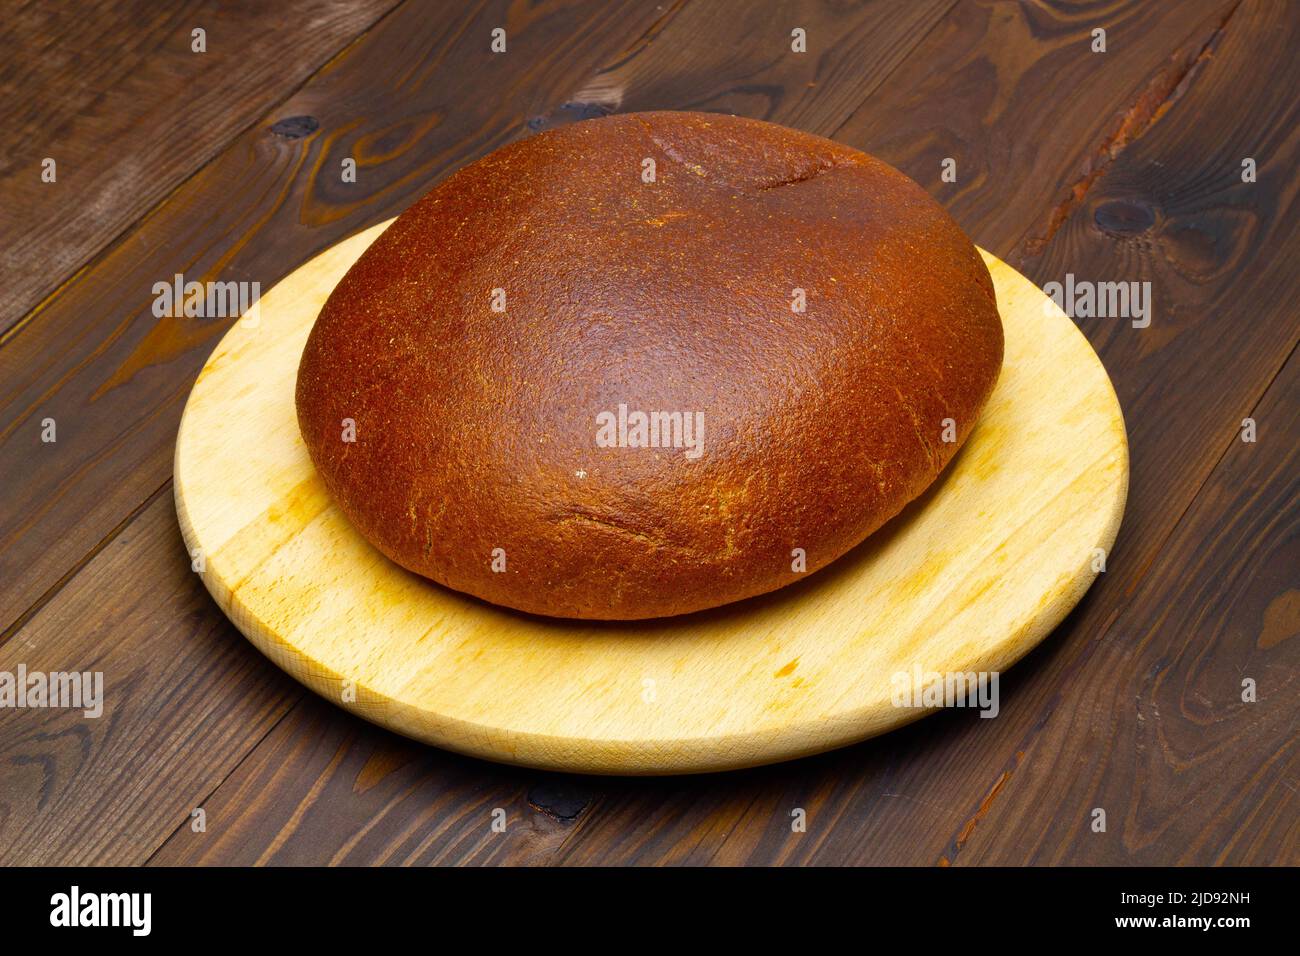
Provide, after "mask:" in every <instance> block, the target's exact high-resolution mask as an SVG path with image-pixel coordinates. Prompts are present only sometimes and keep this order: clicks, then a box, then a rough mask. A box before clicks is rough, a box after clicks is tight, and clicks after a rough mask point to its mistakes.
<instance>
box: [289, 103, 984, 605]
mask: <svg viewBox="0 0 1300 956" xmlns="http://www.w3.org/2000/svg"><path fill="white" fill-rule="evenodd" d="M1001 363H1002V326H1001V322H1000V320H999V318H998V312H997V307H996V303H995V300H994V294H993V285H992V282H991V280H990V278H989V273H988V270H987V269H986V268H985V266H984V264H983V262H982V261H981V259H980V257H979V255H978V253H977V252H976V250H975V247H974V246H973V245H972V244H971V241H970V240H969V239H968V238H967V237H966V236H965V234H963V232H962V231H961V229H960V228H959V227H958V226H957V225H956V223H954V222H953V220H952V219H951V218H950V217H949V216H948V215H947V214H946V213H945V212H944V211H943V209H942V208H940V206H939V205H938V204H937V203H936V202H934V200H932V199H931V198H930V197H929V196H928V195H927V194H926V192H925V191H924V190H923V189H922V188H921V187H920V186H918V185H917V184H916V183H914V182H913V181H912V180H910V179H908V178H907V177H906V176H904V175H902V174H901V173H899V172H898V171H896V170H894V169H893V168H891V167H890V166H888V165H886V164H885V163H882V162H880V161H879V160H877V159H874V158H873V157H871V156H868V155H866V154H864V153H861V152H858V151H857V150H854V149H850V148H848V147H845V146H842V145H839V144H837V143H834V142H831V141H830V140H826V139H822V138H820V137H817V136H811V135H808V134H805V133H801V132H797V131H794V130H790V129H785V128H784V127H780V126H775V125H772V124H770V123H763V122H758V121H755V120H748V119H740V118H736V117H730V116H720V115H713V114H702V113H674V112H656V113H640V114H627V115H620V116H611V117H606V118H602V119H596V120H591V121H587V122H583V123H578V124H575V125H572V126H567V127H564V128H560V129H556V130H552V131H549V132H544V133H541V134H539V135H536V136H533V137H532V138H530V139H526V140H523V141H521V142H517V143H513V144H511V145H509V146H506V147H504V148H502V149H498V150H497V151H495V152H493V153H491V154H490V155H488V156H486V157H484V158H482V159H480V160H478V161H477V162H475V163H473V164H471V165H469V166H467V167H465V168H463V169H461V170H459V171H458V172H456V173H455V174H454V175H452V176H450V177H449V178H447V179H446V180H445V181H444V182H442V183H440V184H439V185H438V186H436V187H435V188H434V189H433V190H432V191H431V192H429V193H428V194H427V195H426V196H424V198H422V199H421V200H420V201H419V202H417V203H416V204H415V205H413V206H412V207H410V208H409V209H408V210H407V211H406V212H405V213H403V214H402V215H401V216H400V217H398V219H397V221H396V222H394V223H393V225H392V226H391V227H390V228H389V229H388V230H387V231H385V232H384V233H383V235H381V236H380V237H379V239H377V240H376V241H375V243H374V244H373V245H372V246H370V248H369V249H367V250H366V252H365V253H364V254H363V255H362V256H361V258H360V259H359V260H358V261H357V262H356V264H355V265H354V266H353V267H352V269H351V270H350V271H349V272H348V273H347V275H346V276H344V278H343V279H342V281H341V282H340V283H339V284H338V286H337V287H336V288H335V289H334V291H333V294H331V295H330V297H329V300H328V301H327V302H326V303H325V306H324V308H323V309H322V310H321V313H320V316H319V318H318V319H317V321H316V324H315V327H314V328H313V329H312V332H311V335H310V338H309V339H308V341H307V346H306V350H305V351H304V353H303V356H302V362H301V365H300V367H299V371H298V385H297V410H298V421H299V424H300V426H301V429H302V435H303V439H304V440H305V442H306V445H307V449H308V451H309V452H310V454H311V457H312V460H313V462H314V463H315V465H316V468H317V469H318V470H319V472H320V474H321V476H322V477H323V479H324V481H325V484H326V485H327V486H328V488H329V491H330V492H331V494H332V495H333V496H334V498H335V500H336V501H337V502H338V505H339V507H340V508H341V509H342V510H343V512H344V514H346V515H347V517H348V519H349V520H350V521H351V522H352V523H353V524H354V525H355V526H356V528H357V529H358V530H359V531H360V533H361V534H362V535H364V536H365V538H366V539H368V540H369V541H370V542H371V543H372V544H373V545H374V546H375V547H377V548H378V549H379V550H380V551H382V552H383V553H384V554H386V555H387V556H388V557H389V558H391V559H392V560H394V561H396V562H397V563H398V564H401V565H402V566H404V567H406V568H409V569H410V570H412V571H415V572H417V573H419V574H421V575H424V576H426V577H428V578H431V579H433V580H434V581H436V582H438V583H439V584H442V585H445V586H447V587H450V588H454V589H456V590H457V591H463V592H467V593H469V594H472V595H476V596H478V597H480V598H483V599H485V600H487V601H491V602H493V603H496V604H501V605H506V606H508V607H511V608H516V609H519V610H523V611H529V612H533V613H537V614H545V615H553V616H561V617H574V618H598V619H633V618H648V617H659V616H664V615H672V614H681V613H685V612H688V611H696V610H700V609H702V608H708V607H713V606H716V605H720V604H725V603H727V602H730V601H736V600H738V599H741V598H746V597H750V596H752V595H757V594H762V593H764V592H767V591H772V590H774V589H776V588H779V587H782V586H783V585H786V584H789V583H792V582H794V581H797V580H799V579H800V578H802V577H804V576H806V575H807V574H811V573H813V572H815V571H817V570H818V569H819V568H821V567H823V566H825V565H826V564H828V563H830V562H831V561H834V560H835V559H836V558H838V557H839V556H841V555H842V554H844V553H845V552H846V551H848V550H849V549H850V548H852V547H853V546H854V545H856V544H858V543H859V542H860V541H862V540H863V538H865V537H866V536H867V535H869V534H870V533H871V532H872V531H874V530H876V529H877V528H878V527H880V525H881V524H883V523H884V522H885V521H887V520H888V519H889V518H890V517H892V516H893V515H895V514H897V513H898V512H899V511H900V510H901V509H902V508H903V506H904V505H905V504H907V502H909V501H911V500H912V499H913V498H915V497H916V496H917V495H919V494H920V493H921V492H922V491H923V490H924V489H925V488H926V486H927V485H929V484H930V483H931V482H932V481H933V480H934V479H935V477H936V476H937V475H938V474H939V472H940V471H941V469H942V468H943V467H944V465H945V464H947V462H948V461H949V460H950V459H951V458H952V456H953V455H954V454H955V453H956V452H957V450H958V448H959V447H960V446H961V444H962V442H963V441H964V440H965V439H966V436H967V435H968V434H969V433H970V431H971V429H972V427H973V426H974V424H975V420H976V417H977V416H978V414H979V412H980V409H981V407H982V406H983V404H984V402H985V400H986V399H987V397H988V395H989V393H990V391H991V390H992V388H993V385H994V382H995V380H996V378H997V375H998V370H999V368H1000V367H1001Z"/></svg>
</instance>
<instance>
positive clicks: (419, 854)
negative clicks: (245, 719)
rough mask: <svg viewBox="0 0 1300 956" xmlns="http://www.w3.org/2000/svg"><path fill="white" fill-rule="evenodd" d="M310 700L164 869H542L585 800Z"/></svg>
mask: <svg viewBox="0 0 1300 956" xmlns="http://www.w3.org/2000/svg"><path fill="white" fill-rule="evenodd" d="M340 716H341V715H340V713H339V711H338V709H337V708H335V707H333V706H331V705H330V704H328V703H327V702H325V701H323V700H321V699H319V698H317V697H314V696H311V695H309V696H308V698H307V699H306V700H304V701H303V702H302V703H301V704H300V705H299V706H297V707H295V708H294V710H293V712H292V714H290V715H289V717H288V718H286V719H285V720H284V722H283V723H282V724H281V725H280V726H279V727H277V729H276V732H275V733H274V734H272V736H271V737H270V738H268V739H267V740H266V741H265V742H264V745H262V746H258V747H257V748H256V749H255V750H253V752H252V753H251V754H250V755H249V757H248V758H247V759H246V760H245V761H244V762H243V763H242V764H241V765H240V766H239V768H238V769H237V770H236V771H235V773H234V774H233V775H231V777H230V778H229V779H228V780H227V781H226V782H225V783H224V784H223V785H222V786H221V787H220V788H219V789H218V790H217V791H216V793H214V794H213V795H212V796H211V797H209V798H208V799H207V800H206V801H205V803H204V807H205V809H206V811H207V828H206V832H201V833H200V832H195V831H194V830H193V829H192V828H191V827H189V826H184V827H181V828H180V829H179V830H178V831H177V832H176V833H175V834H174V835H173V836H172V837H171V839H169V840H168V841H167V843H166V844H165V845H164V846H163V847H162V849H161V850H160V851H159V852H158V853H157V854H156V855H155V856H154V857H153V859H152V860H151V861H150V863H151V864H154V865H161V866H173V865H193V864H219V865H223V866H226V865H249V866H252V865H271V866H281V865H284V866H308V865H326V864H333V865H344V866H353V865H373V864H379V865H417V864H418V865H424V864H445V863H456V864H461V863H503V862H509V863H521V864H528V863H543V862H546V861H547V860H548V859H549V858H550V857H551V856H552V855H553V854H554V852H555V851H556V850H557V849H558V847H559V845H560V843H561V842H562V841H563V839H564V838H565V836H567V834H568V833H569V832H570V831H571V829H572V828H573V827H574V826H575V825H576V822H577V820H578V819H580V818H581V816H582V815H583V814H584V813H586V812H589V810H590V804H591V802H592V801H593V800H594V799H595V794H594V791H593V790H591V789H589V788H585V787H583V786H581V783H580V782H579V783H577V784H575V783H574V782H573V781H570V780H568V779H567V778H564V777H562V776H559V775H552V774H528V773H523V772H521V771H519V770H517V769H515V768H513V767H504V766H499V765H496V764H490V763H485V762H483V761H480V760H474V759H471V758H468V757H459V756H457V755H455V754H451V753H446V752H444V751H439V750H434V749H432V748H430V747H426V746H424V745H423V744H418V743H415V742H412V741H410V740H406V739H404V738H402V737H399V736H397V735H395V734H392V733H389V732H388V731H386V730H381V729H380V728H378V727H375V726H372V725H370V724H367V723H365V722H364V721H361V720H357V719H355V718H353V719H350V720H349V719H340Z"/></svg>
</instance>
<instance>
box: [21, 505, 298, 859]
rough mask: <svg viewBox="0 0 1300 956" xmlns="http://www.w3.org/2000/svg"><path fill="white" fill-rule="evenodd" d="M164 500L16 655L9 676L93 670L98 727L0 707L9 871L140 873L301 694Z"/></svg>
mask: <svg viewBox="0 0 1300 956" xmlns="http://www.w3.org/2000/svg"><path fill="white" fill-rule="evenodd" d="M175 521H176V513H175V510H174V509H173V507H172V501H171V494H170V493H166V494H162V495H159V496H158V497H157V498H156V499H155V500H154V501H153V502H152V503H151V504H150V505H149V506H148V507H147V508H146V509H145V510H144V512H143V513H142V514H141V515H140V518H139V520H137V521H136V522H134V523H133V524H132V525H131V526H130V527H129V528H128V529H127V530H125V531H124V532H123V533H122V534H120V535H118V536H117V537H116V538H114V539H113V541H112V542H111V543H110V544H109V545H108V546H107V547H105V548H104V550H103V551H101V552H100V553H99V554H98V555H97V556H96V557H95V559H94V560H93V561H91V562H90V563H89V564H88V565H87V566H86V567H85V568H83V569H82V572H81V573H80V574H78V575H77V577H76V578H75V579H74V580H73V581H72V582H71V583H70V584H69V585H68V586H67V587H66V588H64V589H63V591H62V592H60V594H59V599H58V601H56V602H53V603H51V604H50V605H48V606H47V607H45V608H44V609H43V610H42V611H41V612H40V613H39V614H37V615H36V616H35V617H34V618H33V619H32V620H31V621H30V622H29V624H28V625H27V627H25V628H24V629H23V630H22V632H21V633H20V634H19V635H18V636H17V637H16V638H15V639H14V640H12V641H10V642H8V643H7V644H5V645H4V646H3V647H0V671H3V672H7V673H10V674H14V673H17V672H18V668H19V665H25V667H26V669H27V672H28V673H32V672H35V671H40V672H44V673H48V672H51V671H65V672H66V671H78V672H82V671H89V672H95V671H99V672H101V673H102V674H103V695H104V707H103V714H102V716H99V717H95V718H87V717H86V716H85V715H84V712H83V711H82V710H67V709H52V708H51V709H41V708H33V707H26V708H20V709H13V708H8V707H6V708H0V863H3V865H6V866H12V865H28V864H54V863H58V864H66V865H81V864H87V863H95V864H110V863H120V864H133V863H140V862H143V861H144V860H145V859H146V858H147V857H148V856H149V854H150V853H152V852H153V851H154V850H155V849H156V848H157V846H158V844H159V843H161V842H162V840H163V839H164V838H165V837H166V836H167V834H169V833H171V832H172V831H173V830H174V829H175V828H176V827H177V826H179V825H180V824H181V822H182V821H186V820H188V818H189V814H190V811H191V810H192V809H193V808H194V807H197V806H199V805H200V803H201V798H202V796H203V795H205V794H207V793H210V792H211V791H212V790H213V789H214V788H215V787H216V786H217V784H218V783H220V781H221V780H222V779H223V778H224V777H225V776H226V774H228V773H229V772H230V770H231V769H233V767H234V766H235V765H236V763H238V761H239V759H240V758H241V757H242V756H243V754H244V753H245V752H246V751H247V749H248V741H249V740H250V739H252V740H256V739H258V738H260V737H262V736H264V735H265V734H266V733H267V731H269V730H270V729H271V727H272V726H273V725H274V724H275V721H276V720H277V719H279V718H280V717H281V716H282V715H283V713H284V711H285V708H286V707H287V706H288V704H289V702H290V701H292V700H295V699H296V698H297V697H298V696H299V695H301V694H302V690H301V688H300V687H298V685H297V684H295V683H294V682H293V681H292V680H291V679H290V678H288V677H287V676H285V675H284V674H282V673H280V672H279V671H276V670H275V669H274V668H269V667H267V665H266V661H265V659H264V658H262V656H261V655H260V654H258V653H257V651H255V650H254V649H253V647H252V645H250V644H248V642H247V641H244V640H243V639H242V638H241V637H240V636H239V634H238V633H237V632H236V631H235V630H234V628H233V627H231V625H230V624H228V623H227V622H226V621H225V620H224V619H222V618H221V617H220V616H215V615H213V614H212V610H211V607H212V601H211V598H210V597H209V596H208V593H207V591H205V590H204V588H203V585H202V583H201V582H200V581H199V578H198V575H196V574H194V573H193V572H191V571H190V569H189V561H188V560H187V558H186V554H185V548H184V545H183V544H182V543H181V542H180V541H179V540H178V539H177V538H176V537H175V536H174V535H173V534H172V533H171V532H172V528H173V527H174V525H175Z"/></svg>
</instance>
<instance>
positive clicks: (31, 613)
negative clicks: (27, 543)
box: [0, 478, 172, 647]
mask: <svg viewBox="0 0 1300 956" xmlns="http://www.w3.org/2000/svg"><path fill="white" fill-rule="evenodd" d="M171 485H172V479H171V478H168V479H167V480H166V481H165V482H163V483H162V485H161V486H160V487H159V488H157V489H156V490H155V491H154V492H152V493H151V494H150V495H149V497H147V498H145V500H144V501H142V502H141V503H140V504H138V505H136V507H135V508H133V509H131V512H130V513H129V514H128V515H127V516H126V517H125V518H123V519H122V520H121V521H120V522H119V523H118V524H117V525H115V526H114V528H113V530H112V531H110V532H109V533H108V534H106V535H105V536H104V537H103V538H101V539H100V540H99V541H98V542H97V543H96V544H95V546H94V547H93V548H91V549H90V550H89V551H87V552H86V553H85V554H84V555H82V556H81V558H80V559H79V560H78V561H77V562H76V563H75V564H73V566H72V567H71V568H69V569H68V570H67V571H66V572H65V573H64V574H63V575H62V576H61V577H60V578H59V579H58V580H57V581H55V582H54V583H53V584H51V585H50V586H49V588H47V589H46V591H45V592H44V593H43V594H42V595H41V596H40V597H39V598H37V599H36V600H35V601H33V602H32V605H31V606H30V607H29V608H27V610H25V611H23V613H22V614H20V615H18V617H16V618H15V619H14V621H13V623H11V624H10V625H9V626H8V627H6V628H5V629H4V630H2V631H0V647H4V646H5V644H6V643H8V641H9V639H10V638H12V637H13V636H14V635H15V634H17V633H18V632H19V631H21V630H22V629H23V628H24V627H25V626H26V625H27V622H28V621H30V620H31V619H32V618H33V617H35V616H36V615H37V614H39V613H40V611H41V608H43V607H45V605H47V604H49V603H50V601H52V600H53V599H54V598H55V597H57V596H58V594H59V592H60V591H62V590H63V589H64V588H65V587H66V586H67V585H68V583H69V582H70V581H72V579H73V578H75V577H76V576H77V575H78V574H80V573H81V571H82V569H83V568H84V567H85V566H86V565H87V564H89V563H90V562H91V561H93V560H94V559H95V556H96V555H98V554H99V553H100V552H101V551H103V550H104V549H105V548H107V547H108V546H109V545H110V544H112V543H113V541H114V540H115V539H116V538H117V537H118V536H119V535H121V534H122V532H124V531H125V530H126V529H127V528H129V527H130V526H131V525H132V524H134V523H135V522H136V520H137V519H138V518H139V517H140V515H142V514H143V513H144V512H145V511H146V510H148V508H149V506H150V505H151V504H153V503H154V502H155V501H157V500H158V498H159V496H160V495H162V494H164V493H165V492H166V491H168V489H170V488H171Z"/></svg>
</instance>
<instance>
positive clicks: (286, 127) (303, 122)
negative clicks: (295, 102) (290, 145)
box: [271, 116, 320, 139]
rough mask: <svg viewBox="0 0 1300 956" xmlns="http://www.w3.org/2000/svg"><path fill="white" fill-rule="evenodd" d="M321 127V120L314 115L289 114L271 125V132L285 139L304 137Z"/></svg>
mask: <svg viewBox="0 0 1300 956" xmlns="http://www.w3.org/2000/svg"><path fill="white" fill-rule="evenodd" d="M318 129H320V121H319V120H317V119H316V117H314V116H289V117H286V118H284V119H282V120H280V121H279V122H277V123H276V124H275V125H273V126H272V127H271V132H272V133H274V134H275V135H276V136H283V137H284V138H285V139H302V138H303V137H304V136H310V135H311V134H312V133H314V132H316V130H318Z"/></svg>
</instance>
